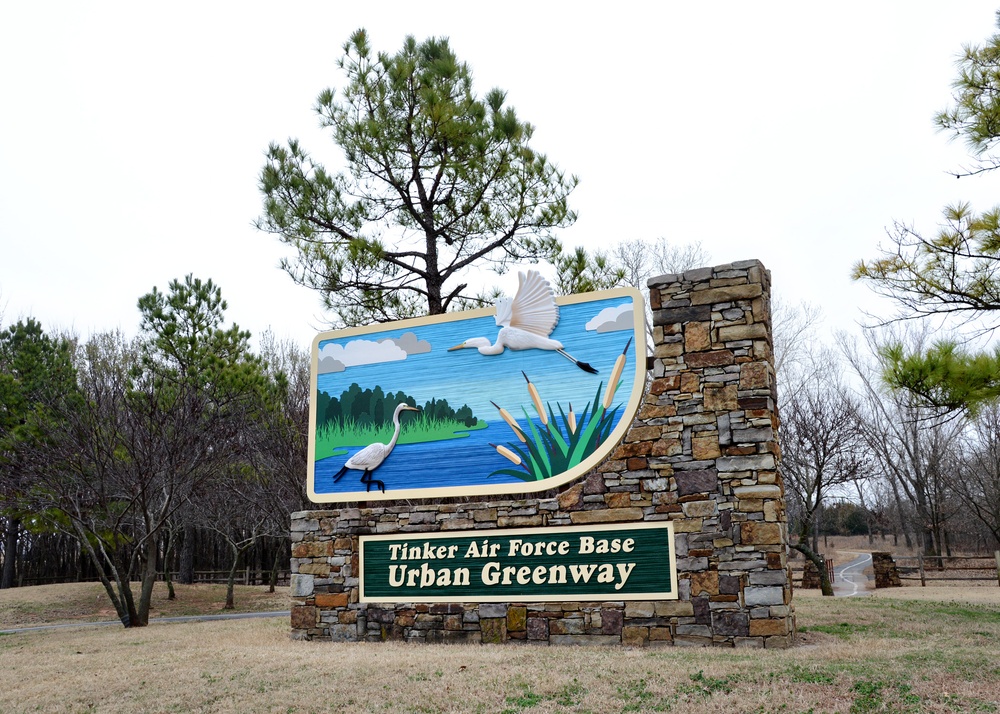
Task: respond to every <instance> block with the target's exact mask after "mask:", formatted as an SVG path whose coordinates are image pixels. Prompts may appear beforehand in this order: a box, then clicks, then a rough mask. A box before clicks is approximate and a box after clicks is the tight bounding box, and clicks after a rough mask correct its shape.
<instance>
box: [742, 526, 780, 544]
mask: <svg viewBox="0 0 1000 714" xmlns="http://www.w3.org/2000/svg"><path fill="white" fill-rule="evenodd" d="M740 542H741V543H742V544H743V545H780V544H781V543H782V538H781V524H779V523H766V522H762V521H745V522H744V523H743V524H741V525H740Z"/></svg>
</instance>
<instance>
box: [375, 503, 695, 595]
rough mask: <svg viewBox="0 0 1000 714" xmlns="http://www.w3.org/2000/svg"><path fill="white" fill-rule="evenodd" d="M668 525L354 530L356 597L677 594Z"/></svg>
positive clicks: (670, 534)
mask: <svg viewBox="0 0 1000 714" xmlns="http://www.w3.org/2000/svg"><path fill="white" fill-rule="evenodd" d="M673 541H674V538H673V524H672V523H670V522H667V521H661V522H656V523H637V524H633V525H625V524H614V525H600V526H565V527H552V528H523V529H516V530H502V531H498V530H483V531H463V532H461V533H427V534H421V535H406V536H401V535H379V536H361V537H360V564H361V592H360V599H361V601H362V602H404V601H405V602H508V601H512V600H516V601H524V600H528V601H558V600H662V599H676V598H677V567H676V562H675V557H674V549H673Z"/></svg>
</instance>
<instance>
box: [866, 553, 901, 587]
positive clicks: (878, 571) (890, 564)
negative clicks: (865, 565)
mask: <svg viewBox="0 0 1000 714" xmlns="http://www.w3.org/2000/svg"><path fill="white" fill-rule="evenodd" d="M872 570H874V571H875V587H876V588H901V587H903V582H902V581H901V580H900V579H899V569H898V568H897V567H896V561H895V560H894V559H893V557H892V553H872Z"/></svg>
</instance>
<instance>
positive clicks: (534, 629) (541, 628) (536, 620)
mask: <svg viewBox="0 0 1000 714" xmlns="http://www.w3.org/2000/svg"><path fill="white" fill-rule="evenodd" d="M548 637H549V621H548V619H546V618H544V617H529V618H528V639H529V640H546V639H548Z"/></svg>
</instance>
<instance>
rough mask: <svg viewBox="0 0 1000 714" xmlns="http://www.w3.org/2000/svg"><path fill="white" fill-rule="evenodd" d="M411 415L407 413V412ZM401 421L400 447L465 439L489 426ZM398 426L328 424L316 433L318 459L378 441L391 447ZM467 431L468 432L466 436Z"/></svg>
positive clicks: (416, 418) (449, 421)
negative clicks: (393, 434)
mask: <svg viewBox="0 0 1000 714" xmlns="http://www.w3.org/2000/svg"><path fill="white" fill-rule="evenodd" d="M403 414H404V415H405V414H407V412H403ZM411 414H412V416H404V417H403V418H402V419H400V424H401V428H400V431H399V441H397V442H396V443H398V444H420V443H423V442H425V441H447V440H449V439H464V438H465V437H467V436H468V435H469V434H468V432H470V431H477V430H479V429H485V428H486V426H487V424H486V422H485V421H483V420H482V419H480V420H479V421H478V423H477V424H476V425H475V426H466V425H465V423H464V422H461V421H457V420H454V419H445V420H431V419H428V418H427V417H426V416H425V415H424V414H416V413H412V412H411ZM394 430H395V427H394V426H393V425H392V424H391V423H390V424H382V425H373V424H372V425H366V424H355V423H354V422H347V423H346V424H344V425H335V426H331V425H327V426H324V427H321V428H319V429H317V430H316V459H317V460H319V459H325V458H327V457H328V456H342V455H343V454H346V453H347V452H348V447H353V446H367V445H368V444H374V443H376V442H379V443H382V444H388V443H389V442H390V441H391V440H392V433H393V431H394ZM463 432H465V433H463Z"/></svg>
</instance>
